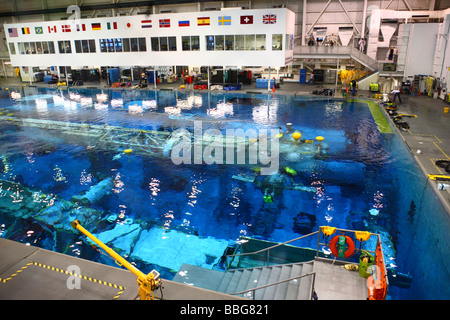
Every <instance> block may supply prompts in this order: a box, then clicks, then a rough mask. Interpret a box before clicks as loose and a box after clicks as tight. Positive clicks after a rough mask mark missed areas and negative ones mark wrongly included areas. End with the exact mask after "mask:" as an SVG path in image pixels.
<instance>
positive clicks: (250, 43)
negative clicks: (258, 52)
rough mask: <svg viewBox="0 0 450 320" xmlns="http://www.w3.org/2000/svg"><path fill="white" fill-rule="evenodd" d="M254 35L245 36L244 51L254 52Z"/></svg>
mask: <svg viewBox="0 0 450 320" xmlns="http://www.w3.org/2000/svg"><path fill="white" fill-rule="evenodd" d="M255 44H256V42H255V35H254V34H247V35H245V50H255Z"/></svg>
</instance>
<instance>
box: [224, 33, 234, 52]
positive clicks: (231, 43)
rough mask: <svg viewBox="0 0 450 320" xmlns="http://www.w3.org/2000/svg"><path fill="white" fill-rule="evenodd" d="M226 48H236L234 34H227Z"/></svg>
mask: <svg viewBox="0 0 450 320" xmlns="http://www.w3.org/2000/svg"><path fill="white" fill-rule="evenodd" d="M225 50H234V35H233V34H231V35H226V36H225Z"/></svg>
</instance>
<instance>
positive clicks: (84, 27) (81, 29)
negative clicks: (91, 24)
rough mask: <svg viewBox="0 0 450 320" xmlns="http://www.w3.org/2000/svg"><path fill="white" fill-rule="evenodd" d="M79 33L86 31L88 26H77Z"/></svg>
mask: <svg viewBox="0 0 450 320" xmlns="http://www.w3.org/2000/svg"><path fill="white" fill-rule="evenodd" d="M77 31H86V24H84V23H82V24H77Z"/></svg>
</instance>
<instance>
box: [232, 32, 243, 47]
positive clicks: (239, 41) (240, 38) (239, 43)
mask: <svg viewBox="0 0 450 320" xmlns="http://www.w3.org/2000/svg"><path fill="white" fill-rule="evenodd" d="M234 41H235V44H234V50H245V38H244V35H242V34H240V35H236V36H235V37H234Z"/></svg>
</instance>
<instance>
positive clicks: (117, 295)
mask: <svg viewBox="0 0 450 320" xmlns="http://www.w3.org/2000/svg"><path fill="white" fill-rule="evenodd" d="M31 265H34V266H37V267H41V268H44V269H48V270H52V271H56V272H60V273H65V274H69V275H75V276H76V277H79V278H80V279H85V280H87V281H90V282H95V283H98V284H103V285H105V286H110V287H114V288H116V289H119V290H120V291H119V292H117V294H116V295H115V296H114V297H113V299H117V298H119V296H120V295H121V294H122V293H123V292H124V291H125V289H126V287H123V286H120V285H116V284H113V283H110V282H106V281H102V280H97V279H94V278H91V277H86V276H83V275H80V274H76V273H72V272H67V271H65V270H63V269H60V268H55V267H52V266H47V265H45V264H42V263H38V262H29V263H27V264H26V265H25V266H23V267H22V268H20V269H19V270H17V271H16V272H15V273H13V274H11V275H10V276H9V277H8V278H4V279H3V278H0V283H5V282H6V281H9V280H11V279H12V278H14V277H15V276H17V275H18V274H19V273H21V272H22V271H24V270H25V269H27V268H28V267H29V266H31Z"/></svg>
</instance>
